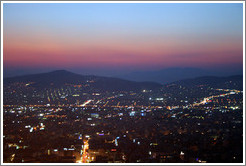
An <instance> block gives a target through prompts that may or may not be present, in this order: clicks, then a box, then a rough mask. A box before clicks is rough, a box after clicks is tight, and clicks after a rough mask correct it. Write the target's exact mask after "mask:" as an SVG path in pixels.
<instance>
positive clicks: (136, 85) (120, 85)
mask: <svg viewBox="0 0 246 166" xmlns="http://www.w3.org/2000/svg"><path fill="white" fill-rule="evenodd" d="M15 82H22V83H29V82H33V84H32V86H34V87H37V88H49V86H51V85H52V86H53V87H54V86H62V85H65V84H88V85H89V86H90V87H91V88H94V89H99V90H142V89H156V88H160V87H161V85H160V84H158V83H154V82H134V81H128V80H123V79H119V78H112V77H100V76H93V75H86V76H84V75H79V74H75V73H72V72H69V71H66V70H57V71H53V72H49V73H42V74H32V75H25V76H17V77H11V78H5V79H4V84H5V85H6V84H9V83H15Z"/></svg>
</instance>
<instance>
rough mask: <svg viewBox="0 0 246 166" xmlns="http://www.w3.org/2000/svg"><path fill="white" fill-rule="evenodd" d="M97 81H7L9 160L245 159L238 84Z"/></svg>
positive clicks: (5, 133) (5, 113)
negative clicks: (104, 84) (120, 85)
mask: <svg viewBox="0 0 246 166" xmlns="http://www.w3.org/2000/svg"><path fill="white" fill-rule="evenodd" d="M240 79H241V81H242V77H240ZM190 81H192V82H194V80H190ZM95 82H96V80H94V79H88V80H86V81H84V82H81V83H77V82H76V83H72V82H69V81H68V82H66V83H64V84H62V86H57V85H55V83H54V84H53V83H49V86H45V87H42V88H39V87H37V86H35V83H36V82H35V81H34V82H28V81H19V82H18V81H9V82H7V83H6V84H5V82H4V92H3V93H4V94H3V95H4V109H3V129H4V130H3V152H4V153H3V162H6V163H162V162H164V163H186V162H193V163H207V162H208V163H221V162H222V163H239V162H243V88H242V86H241V85H242V84H238V82H237V81H235V80H233V79H232V80H230V78H228V79H227V81H226V82H223V83H221V84H216V86H213V85H214V84H211V83H208V82H204V83H199V84H198V83H197V84H190V83H187V81H186V82H174V83H170V84H166V85H162V86H161V87H158V88H147V89H143V88H142V89H136V90H134V88H133V89H131V90H104V89H103V88H101V89H100V88H92V87H93V86H92V84H93V83H95ZM218 85H221V88H220V87H218ZM108 86H111V85H108Z"/></svg>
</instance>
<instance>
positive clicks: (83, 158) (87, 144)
mask: <svg viewBox="0 0 246 166" xmlns="http://www.w3.org/2000/svg"><path fill="white" fill-rule="evenodd" d="M88 149H89V143H88V140H86V141H84V148H83V155H82V163H87V162H88V153H87V150H88Z"/></svg>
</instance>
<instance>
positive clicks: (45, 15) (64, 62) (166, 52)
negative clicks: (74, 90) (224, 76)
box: [3, 3, 243, 76]
mask: <svg viewBox="0 0 246 166" xmlns="http://www.w3.org/2000/svg"><path fill="white" fill-rule="evenodd" d="M3 47H4V50H3V52H4V53H3V63H4V73H5V76H6V75H11V76H12V75H17V74H20V73H18V72H20V71H22V72H23V73H25V72H26V73H28V71H29V72H42V71H46V70H47V71H51V70H56V69H67V70H70V71H75V72H77V73H81V74H97V75H117V74H122V73H126V72H131V71H148V70H160V69H165V68H172V67H194V68H203V69H215V68H216V69H218V68H221V69H223V70H224V69H228V70H238V69H240V68H241V69H242V66H243V4H242V3H241V4H239V3H217V4H216V3H197V4H196V3H183V4H182V3H176V4H175V3H173V4H170V3H155V4H153V3H152V4H150V3H144V4H143V3H142V4H140V3H128V4H127V3H114V4H113V3H97V4H96V3H94V4H93V3H75V4H68V3H63V4H58V3H54V4H48V3H43V4H38V3H36V4H31V3H26V4H18V3H9V4H7V3H5V4H4V5H3ZM225 72H226V70H225Z"/></svg>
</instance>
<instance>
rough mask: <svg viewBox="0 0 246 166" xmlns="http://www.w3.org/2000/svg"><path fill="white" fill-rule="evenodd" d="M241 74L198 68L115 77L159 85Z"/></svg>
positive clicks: (172, 69) (164, 70)
mask: <svg viewBox="0 0 246 166" xmlns="http://www.w3.org/2000/svg"><path fill="white" fill-rule="evenodd" d="M237 74H242V70H240V69H238V71H232V72H227V71H226V72H225V70H223V71H215V70H213V71H212V70H204V69H199V68H167V69H162V70H157V71H139V72H132V73H129V74H125V75H119V76H116V77H118V78H122V79H127V80H131V81H147V80H148V81H153V82H158V83H161V84H166V83H171V82H175V81H178V80H183V79H188V78H195V77H202V76H229V75H237Z"/></svg>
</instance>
